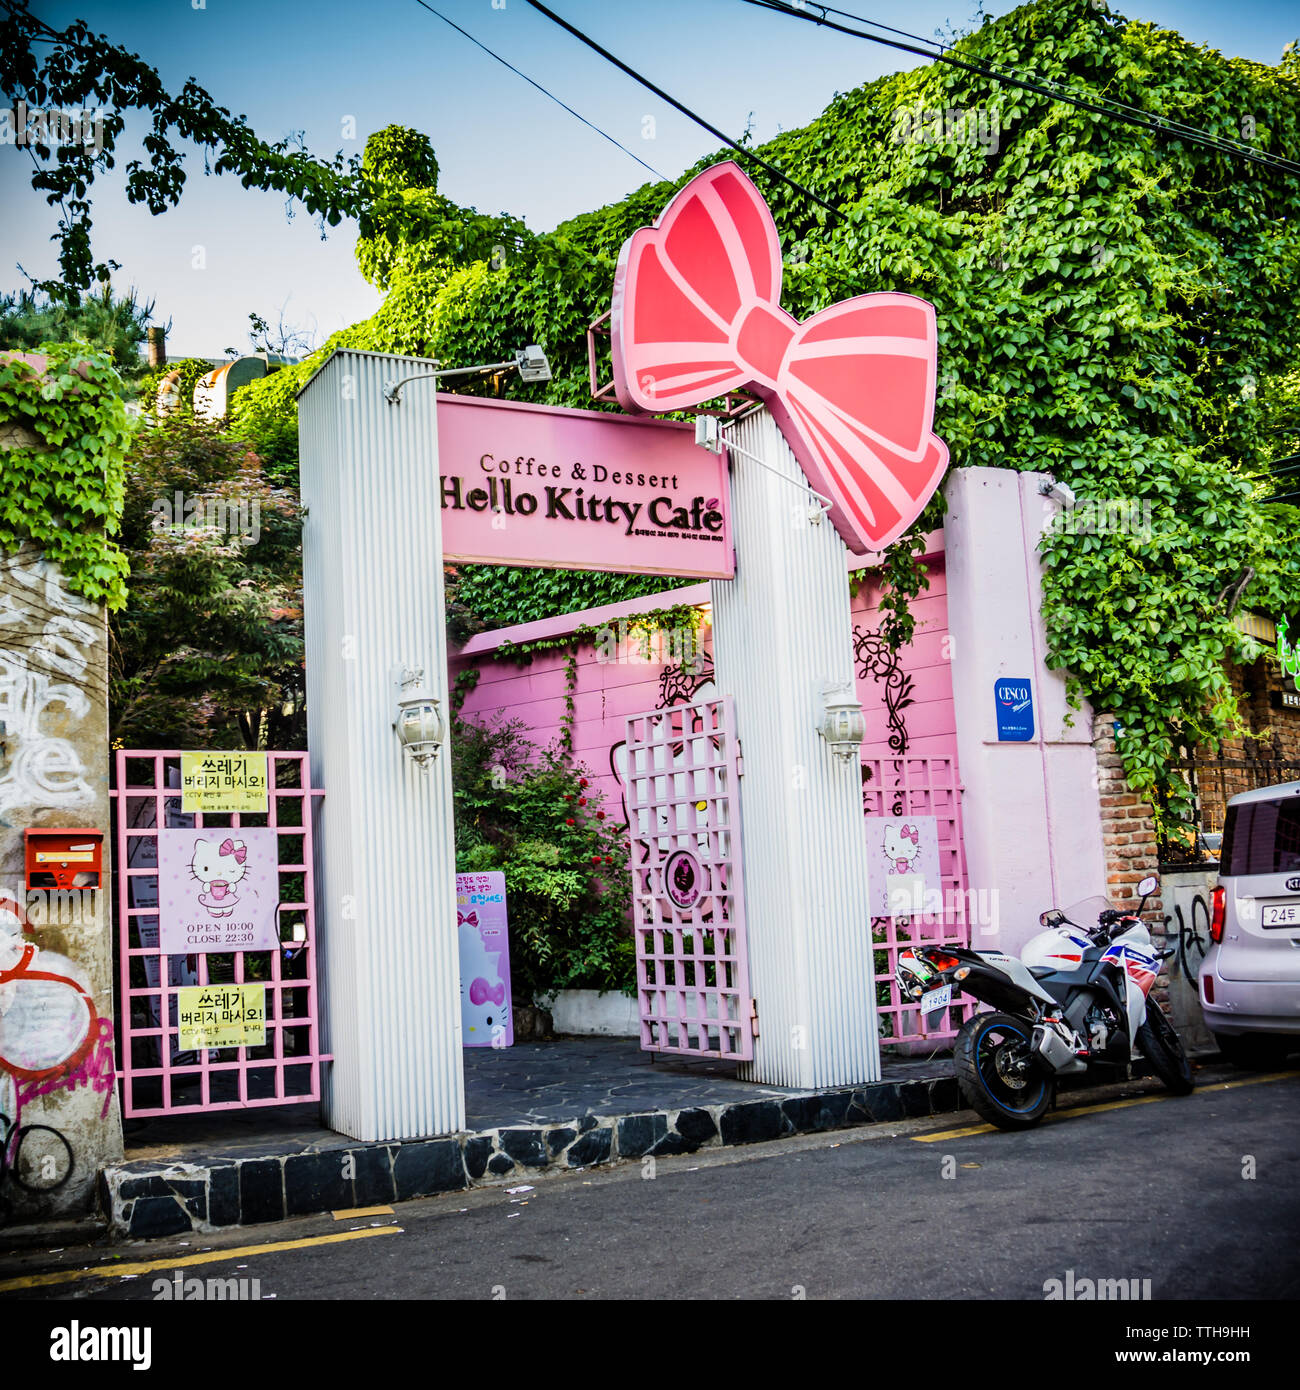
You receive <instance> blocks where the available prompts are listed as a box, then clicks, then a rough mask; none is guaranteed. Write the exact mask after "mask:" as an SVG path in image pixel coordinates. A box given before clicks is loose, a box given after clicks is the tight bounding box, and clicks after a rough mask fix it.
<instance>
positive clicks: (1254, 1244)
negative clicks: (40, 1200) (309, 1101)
mask: <svg viewBox="0 0 1300 1390" xmlns="http://www.w3.org/2000/svg"><path fill="white" fill-rule="evenodd" d="M1225 1075H1226V1074H1225ZM1228 1079H1229V1080H1230V1083H1231V1084H1229V1085H1228V1086H1226V1087H1224V1086H1222V1085H1221V1084H1220V1085H1213V1084H1209V1085H1203V1086H1202V1088H1201V1089H1200V1090H1198V1091H1197V1092H1196V1094H1194V1095H1192V1096H1190V1097H1186V1098H1174V1097H1169V1096H1167V1095H1166V1094H1165V1093H1164V1092H1163V1091H1161V1090H1160V1089H1159V1088H1158V1086H1156V1085H1155V1084H1154V1083H1150V1084H1148V1085H1146V1086H1138V1087H1134V1086H1130V1087H1128V1088H1126V1089H1124V1090H1122V1091H1121V1090H1120V1089H1119V1088H1115V1089H1114V1090H1113V1091H1111V1092H1110V1093H1108V1094H1106V1095H1103V1096H1101V1099H1103V1100H1105V1101H1106V1104H1103V1105H1095V1104H1092V1105H1088V1106H1081V1107H1080V1108H1078V1109H1077V1110H1074V1111H1069V1112H1058V1114H1057V1116H1056V1117H1053V1118H1051V1119H1049V1121H1048V1122H1047V1123H1045V1124H1043V1125H1042V1126H1040V1127H1039V1128H1038V1129H1035V1130H1032V1131H1029V1132H1027V1133H1022V1134H1001V1133H991V1132H986V1131H985V1130H984V1129H983V1128H982V1127H979V1122H978V1120H977V1119H976V1117H975V1116H973V1115H970V1114H969V1113H967V1114H964V1115H961V1116H955V1117H952V1118H951V1119H949V1120H946V1121H941V1120H935V1119H930V1120H921V1121H910V1122H905V1123H900V1124H896V1125H889V1126H875V1127H873V1128H870V1129H864V1130H856V1131H853V1130H849V1131H841V1132H838V1133H835V1134H828V1135H821V1136H812V1137H802V1138H798V1139H792V1140H786V1141H782V1142H778V1143H772V1144H764V1145H755V1146H751V1147H748V1148H743V1149H726V1150H715V1151H712V1152H709V1153H705V1154H696V1155H692V1156H686V1157H681V1158H674V1159H660V1160H658V1162H657V1163H656V1164H654V1166H653V1176H651V1174H650V1169H649V1168H648V1167H647V1168H645V1169H644V1170H643V1168H642V1167H640V1166H637V1165H627V1166H624V1167H621V1168H618V1169H612V1170H605V1171H599V1170H597V1171H592V1172H586V1173H578V1174H572V1175H564V1176H561V1177H557V1178H554V1179H549V1180H543V1181H539V1182H537V1183H536V1184H535V1186H534V1187H533V1188H532V1190H529V1191H522V1192H520V1191H516V1192H513V1193H511V1192H508V1191H506V1190H505V1189H503V1188H494V1189H487V1190H484V1189H480V1190H477V1191H474V1192H471V1193H462V1194H454V1195H451V1196H445V1197H439V1198H434V1199H429V1200H427V1201H422V1202H411V1203H406V1204H403V1205H401V1206H399V1207H397V1208H395V1210H394V1214H392V1215H389V1214H386V1213H383V1212H380V1213H377V1214H372V1215H369V1216H366V1217H353V1218H345V1219H342V1220H335V1219H333V1218H331V1217H329V1216H326V1217H312V1218H306V1219H303V1220H300V1221H295V1222H290V1223H279V1224H276V1225H273V1226H266V1227H244V1228H241V1229H239V1230H237V1231H232V1232H225V1233H222V1234H221V1235H219V1236H204V1237H195V1238H193V1239H192V1240H189V1241H188V1242H183V1241H177V1240H165V1241H151V1242H135V1243H132V1244H126V1245H122V1246H118V1247H115V1248H113V1249H111V1250H106V1249H103V1248H97V1249H95V1250H94V1251H93V1252H91V1251H64V1252H57V1253H50V1252H31V1253H30V1254H29V1255H27V1256H25V1257H23V1259H22V1261H21V1262H15V1261H14V1260H13V1259H10V1260H8V1261H6V1262H5V1263H6V1266H7V1267H6V1268H5V1269H4V1271H3V1272H0V1294H3V1296H4V1297H6V1298H24V1299H31V1298H40V1299H78V1300H115V1299H125V1300H150V1299H153V1298H154V1297H155V1288H154V1281H155V1280H157V1279H159V1278H173V1277H174V1271H176V1270H180V1271H181V1274H182V1277H185V1278H194V1277H201V1278H212V1277H215V1278H232V1277H237V1278H242V1279H253V1278H256V1279H257V1280H259V1282H260V1290H259V1292H260V1295H261V1298H262V1299H263V1300H265V1299H268V1298H276V1299H279V1300H294V1299H322V1300H329V1299H363V1300H364V1299H443V1298H481V1299H493V1298H498V1299H500V1298H505V1299H507V1300H520V1299H584V1298H585V1299H592V1298H606V1299H658V1298H681V1297H692V1298H701V1297H704V1298H723V1299H762V1298H778V1299H790V1298H798V1297H805V1298H808V1299H835V1298H900V1299H903V1298H906V1299H913V1298H928V1299H934V1298H942V1299H981V1298H996V1299H1031V1300H1037V1301H1040V1302H1041V1300H1042V1299H1043V1298H1044V1290H1045V1286H1046V1284H1047V1281H1049V1280H1051V1279H1059V1280H1062V1281H1065V1280H1066V1279H1067V1271H1071V1270H1072V1271H1073V1278H1074V1280H1075V1281H1076V1283H1077V1281H1079V1280H1082V1279H1085V1278H1091V1279H1125V1280H1127V1279H1138V1280H1142V1279H1150V1281H1151V1297H1152V1298H1153V1299H1156V1300H1166V1299H1180V1300H1181V1299H1202V1298H1203V1299H1219V1300H1223V1299H1264V1300H1273V1299H1294V1298H1295V1297H1296V1296H1297V1294H1300V1248H1298V1246H1297V1241H1296V1233H1297V1232H1300V1157H1298V1156H1300V1073H1297V1072H1293V1073H1290V1074H1288V1075H1285V1076H1282V1077H1279V1078H1275V1079H1271V1080H1260V1079H1256V1078H1248V1077H1246V1076H1244V1075H1242V1074H1238V1075H1236V1076H1235V1077H1231V1076H1230V1077H1229V1078H1228ZM1121 1096H1122V1097H1124V1098H1123V1099H1117V1098H1118V1097H1121ZM1097 1098H1098V1096H1097V1095H1094V1096H1093V1097H1092V1099H1093V1100H1096V1099H1097ZM972 1127H974V1128H976V1129H977V1132H974V1133H971V1132H962V1131H963V1130H969V1129H971V1128H972ZM262 1245H270V1246H271V1248H269V1249H263V1250H261V1251H260V1252H259V1251H254V1250H250V1248H249V1247H255V1246H262ZM123 1275H129V1276H130V1277H123ZM19 1281H22V1282H21V1284H20V1286H19V1287H14V1285H15V1283H18V1282H19ZM28 1281H32V1282H28Z"/></svg>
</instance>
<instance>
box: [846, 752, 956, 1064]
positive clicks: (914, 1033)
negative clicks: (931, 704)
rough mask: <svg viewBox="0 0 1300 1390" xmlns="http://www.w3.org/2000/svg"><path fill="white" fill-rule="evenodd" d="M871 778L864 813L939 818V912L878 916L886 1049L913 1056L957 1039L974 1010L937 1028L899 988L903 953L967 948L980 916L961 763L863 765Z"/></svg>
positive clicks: (950, 1015)
mask: <svg viewBox="0 0 1300 1390" xmlns="http://www.w3.org/2000/svg"><path fill="white" fill-rule="evenodd" d="M862 765H863V768H864V770H865V772H866V773H867V774H868V775H867V776H866V780H865V782H864V784H863V788H862V809H863V813H864V814H865V815H868V816H934V817H935V819H936V821H937V822H938V831H939V876H940V880H941V883H942V902H941V904H940V905H939V907H940V910H939V911H937V912H933V913H930V912H927V913H925V914H923V915H920V916H914V917H875V918H873V919H872V923H871V932H872V940H873V941H874V943H875V947H876V950H875V962H876V969H875V979H876V1007H877V1012H878V1013H879V1017H880V1023H881V1038H880V1045H881V1047H894V1048H897V1049H899V1050H901V1051H915V1050H917V1046H918V1044H923V1045H928V1044H935V1045H937V1044H939V1043H941V1042H945V1041H947V1040H949V1039H951V1038H953V1037H954V1036H955V1035H956V1032H957V1029H958V1028H960V1027H961V1024H962V1021H963V1020H964V1019H965V1018H967V1017H969V1015H970V1013H971V1011H972V1007H973V1006H971V1005H970V1004H969V1003H967V1004H954V1005H953V1006H952V1008H950V1009H947V1010H945V1011H944V1013H943V1014H942V1015H941V1017H940V1018H938V1019H934V1018H933V1017H931V1019H930V1023H931V1024H932V1025H933V1026H930V1027H926V1020H925V1019H923V1018H922V1017H921V1014H920V1012H919V1011H918V1010H917V1009H916V1007H915V1006H914V1005H912V1004H908V1003H905V1002H904V1001H903V1000H902V999H901V998H900V997H899V992H898V985H897V984H896V983H895V981H894V969H895V967H896V966H897V964H898V953H899V951H900V950H901V949H902V948H904V947H906V946H911V945H915V944H917V943H926V944H929V945H947V946H969V945H970V926H971V920H972V918H973V917H974V915H975V913H976V912H977V911H978V910H979V903H978V900H976V901H975V902H972V901H971V895H970V893H969V892H968V891H967V886H966V857H965V854H964V852H963V849H962V830H961V784H960V781H959V779H958V775H957V761H956V758H955V757H915V758H914V757H908V756H906V755H904V756H903V757H899V758H895V757H885V758H864V759H863V763H862Z"/></svg>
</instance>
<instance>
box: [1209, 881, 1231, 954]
mask: <svg viewBox="0 0 1300 1390" xmlns="http://www.w3.org/2000/svg"><path fill="white" fill-rule="evenodd" d="M1227 908H1228V892H1227V889H1226V888H1224V886H1223V884H1221V883H1216V884H1215V885H1214V888H1213V889H1212V890H1211V892H1210V940H1211V941H1213V942H1215V943H1216V944H1217V943H1218V942H1220V941H1222V940H1223V921H1224V918H1225V917H1226V916H1227Z"/></svg>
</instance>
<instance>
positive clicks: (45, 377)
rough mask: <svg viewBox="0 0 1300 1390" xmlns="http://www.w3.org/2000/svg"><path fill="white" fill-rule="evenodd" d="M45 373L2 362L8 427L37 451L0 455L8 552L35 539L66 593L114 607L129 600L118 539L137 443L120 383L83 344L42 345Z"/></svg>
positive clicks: (3, 537) (1, 513) (19, 362)
mask: <svg viewBox="0 0 1300 1390" xmlns="http://www.w3.org/2000/svg"><path fill="white" fill-rule="evenodd" d="M40 351H41V353H42V354H43V355H44V357H45V359H46V363H45V369H44V371H43V372H38V371H36V370H35V369H34V368H33V367H31V366H29V365H28V363H27V362H25V361H24V360H23V359H22V358H21V357H7V358H0V429H3V428H4V427H6V426H10V425H19V426H23V427H25V428H26V429H28V430H30V431H32V432H34V433H35V435H36V436H37V443H36V444H34V445H30V446H28V445H20V446H19V447H17V448H10V449H6V450H4V451H3V452H0V549H4V550H15V549H17V547H18V546H20V545H21V544H22V543H23V542H24V541H26V540H32V541H35V542H36V544H37V545H39V546H40V547H41V548H42V550H44V552H45V554H46V555H47V556H48V557H49V558H50V559H51V560H54V561H56V562H57V563H58V565H59V566H60V568H61V569H62V572H63V577H64V580H65V581H66V583H67V584H68V587H69V588H71V589H73V590H75V591H76V592H77V593H80V594H83V595H84V596H85V597H86V598H88V599H91V600H93V601H94V602H96V603H105V604H107V605H108V607H109V608H110V609H117V608H120V607H121V606H122V605H123V604H124V603H125V602H126V575H127V561H126V557H125V555H124V554H123V553H122V551H121V549H120V548H119V546H118V545H117V544H116V542H115V541H114V539H113V538H114V537H115V536H116V535H117V534H118V531H119V528H120V526H121V520H122V507H123V502H124V498H125V467H124V463H125V459H126V454H127V450H128V448H129V447H130V443H131V439H132V437H133V428H132V421H131V418H130V417H129V416H128V414H127V411H126V407H125V405H124V404H123V402H122V379H121V377H120V376H118V374H117V372H116V371H115V370H114V368H113V364H112V361H111V359H110V358H109V356H108V354H107V353H105V352H102V351H99V350H97V349H94V348H91V347H89V346H88V345H87V344H84V343H43V344H42V345H41V348H40Z"/></svg>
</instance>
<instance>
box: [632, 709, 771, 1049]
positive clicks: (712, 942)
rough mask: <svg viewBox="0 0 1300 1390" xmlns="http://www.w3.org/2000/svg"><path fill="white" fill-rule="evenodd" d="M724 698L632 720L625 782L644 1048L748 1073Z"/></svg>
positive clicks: (733, 783) (735, 760) (750, 1007)
mask: <svg viewBox="0 0 1300 1390" xmlns="http://www.w3.org/2000/svg"><path fill="white" fill-rule="evenodd" d="M734 729H735V719H734V711H733V707H732V702H731V698H730V696H724V697H722V698H721V699H713V700H699V701H696V702H695V703H693V704H685V705H673V706H670V707H669V708H668V709H657V710H651V711H649V712H648V713H646V714H634V715H631V716H629V718H628V721H627V771H626V774H625V780H626V794H627V811H628V830H629V838H630V841H631V872H632V921H633V929H634V931H635V934H636V969H637V998H638V1002H639V1011H640V1016H641V1046H642V1048H643V1049H645V1050H646V1051H650V1052H677V1053H684V1054H687V1055H689V1056H693V1057H725V1058H733V1059H735V1060H736V1061H748V1060H750V1059H751V1058H752V1057H753V1055H754V1001H753V999H752V998H751V996H750V993H749V965H748V960H747V956H746V949H745V893H744V880H743V876H742V873H741V856H740V815H739V801H738V796H739V776H740V769H739V757H738V750H737V747H736V738H735V733H734Z"/></svg>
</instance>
